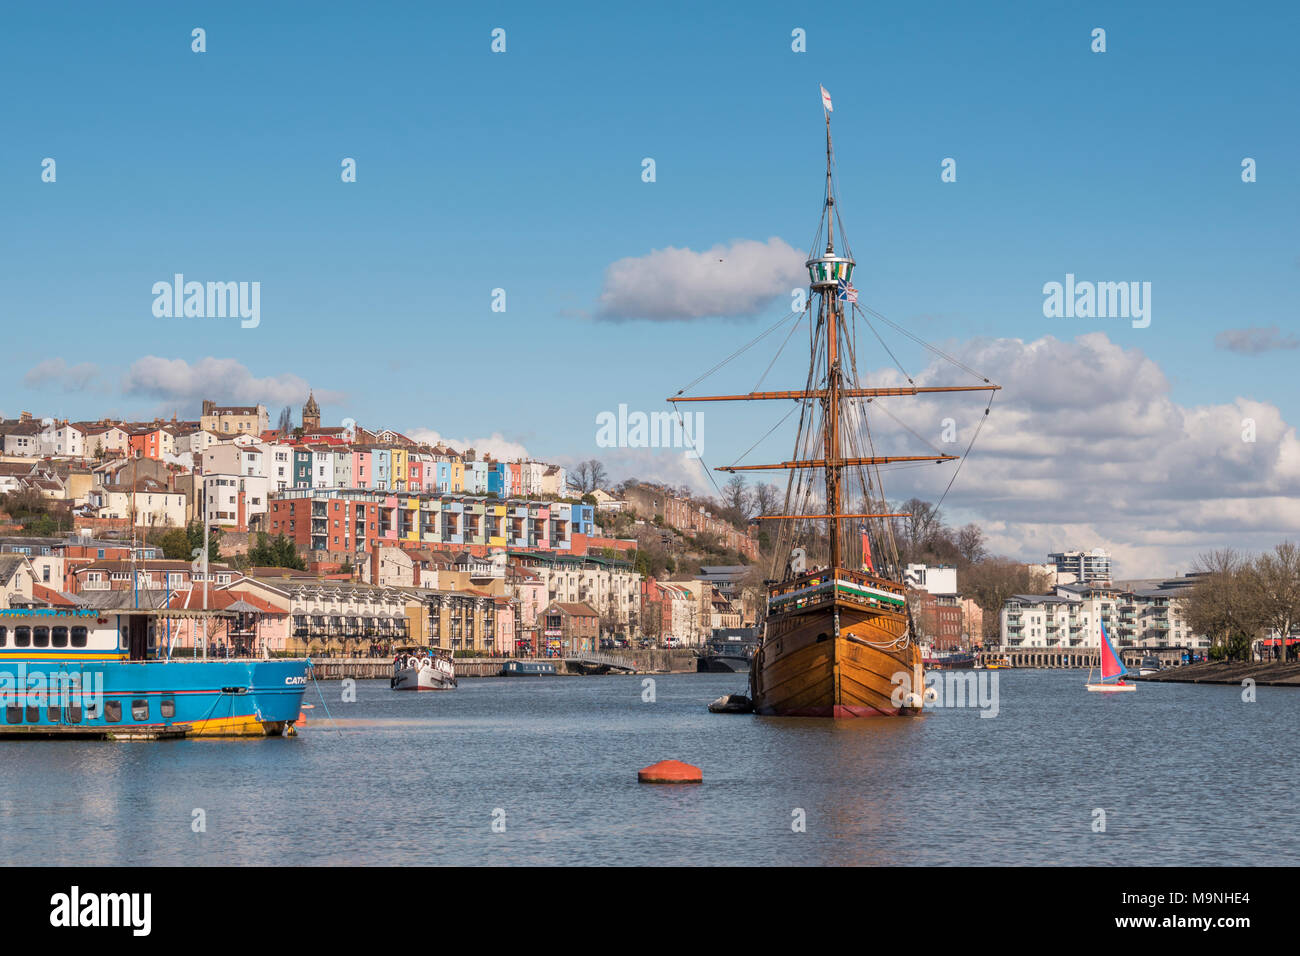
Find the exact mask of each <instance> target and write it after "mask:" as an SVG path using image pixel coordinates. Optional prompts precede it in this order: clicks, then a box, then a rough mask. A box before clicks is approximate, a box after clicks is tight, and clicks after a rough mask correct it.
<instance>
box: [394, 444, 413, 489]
mask: <svg viewBox="0 0 1300 956" xmlns="http://www.w3.org/2000/svg"><path fill="white" fill-rule="evenodd" d="M408 459H409V455H408V453H407V451H406V449H405V448H399V447H397V446H394V447H392V448H390V449H389V462H390V464H391V467H392V475H390V476H389V481H390V483H391V485H392V487H394V488H401V489H403V490H405V491H410V490H411V489H410V486H409V485H408V484H407V475H408V470H409V466H408ZM399 481H400V482H401V484H400V485H399V484H398V482H399Z"/></svg>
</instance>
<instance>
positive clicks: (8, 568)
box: [0, 554, 31, 586]
mask: <svg viewBox="0 0 1300 956" xmlns="http://www.w3.org/2000/svg"><path fill="white" fill-rule="evenodd" d="M30 564H31V562H30V561H28V559H27V555H25V554H3V555H0V586H4V585H7V584H8V583H9V582H10V581H12V580H13V579H14V575H15V574H17V573H18V571H19V569H20V568H22V567H23V565H30Z"/></svg>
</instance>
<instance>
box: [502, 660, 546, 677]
mask: <svg viewBox="0 0 1300 956" xmlns="http://www.w3.org/2000/svg"><path fill="white" fill-rule="evenodd" d="M555 673H557V671H556V668H555V663H554V662H553V661H506V662H505V664H503V665H502V667H501V676H502V677H544V676H546V675H548V674H555Z"/></svg>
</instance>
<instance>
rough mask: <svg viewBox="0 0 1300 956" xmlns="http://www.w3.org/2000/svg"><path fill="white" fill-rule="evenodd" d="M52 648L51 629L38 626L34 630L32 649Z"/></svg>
mask: <svg viewBox="0 0 1300 956" xmlns="http://www.w3.org/2000/svg"><path fill="white" fill-rule="evenodd" d="M49 646H50V629H49V628H48V627H46V626H44V625H43V624H42V625H38V626H36V627H34V628H32V647H49Z"/></svg>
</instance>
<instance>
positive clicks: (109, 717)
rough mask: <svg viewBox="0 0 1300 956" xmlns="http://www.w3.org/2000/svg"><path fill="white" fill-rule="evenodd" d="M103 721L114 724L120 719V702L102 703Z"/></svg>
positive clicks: (107, 701)
mask: <svg viewBox="0 0 1300 956" xmlns="http://www.w3.org/2000/svg"><path fill="white" fill-rule="evenodd" d="M104 719H105V720H106V721H108V722H109V723H110V724H116V723H118V722H119V721H120V720H121V719H122V702H121V701H120V700H106V701H104Z"/></svg>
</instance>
